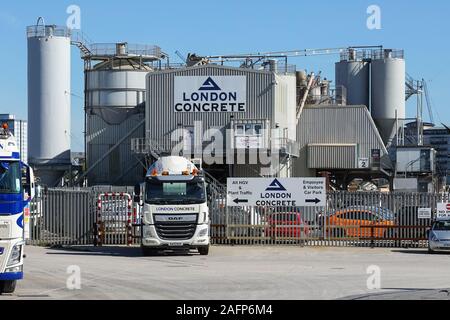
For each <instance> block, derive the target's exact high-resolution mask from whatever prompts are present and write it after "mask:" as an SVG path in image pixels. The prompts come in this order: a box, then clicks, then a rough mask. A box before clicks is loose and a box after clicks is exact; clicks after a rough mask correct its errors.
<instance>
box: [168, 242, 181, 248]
mask: <svg viewBox="0 0 450 320" xmlns="http://www.w3.org/2000/svg"><path fill="white" fill-rule="evenodd" d="M169 246H170V247H182V246H183V242H170V243H169Z"/></svg>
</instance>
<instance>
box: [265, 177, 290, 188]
mask: <svg viewBox="0 0 450 320" xmlns="http://www.w3.org/2000/svg"><path fill="white" fill-rule="evenodd" d="M266 191H286V188H285V187H283V185H282V184H281V183H280V181H278V179H275V180H273V181H272V183H271V184H270V185H269V187H268V188H267V189H266Z"/></svg>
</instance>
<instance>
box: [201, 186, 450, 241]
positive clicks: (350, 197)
mask: <svg viewBox="0 0 450 320" xmlns="http://www.w3.org/2000/svg"><path fill="white" fill-rule="evenodd" d="M447 201H449V195H448V194H428V193H380V192H364V193H362V192H361V193H358V192H342V191H340V192H330V193H328V194H327V203H326V204H325V205H324V206H321V207H279V208H268V207H241V208H236V207H227V206H226V194H225V193H224V192H215V194H214V195H213V196H212V197H211V199H210V212H211V220H212V224H211V235H212V242H213V243H215V244H237V245H305V246H306V245H308V246H366V247H426V246H427V244H428V241H427V230H428V229H429V228H430V227H431V223H432V220H433V219H434V216H435V214H436V204H437V203H438V202H447ZM422 208H423V209H428V210H429V212H430V216H428V217H427V216H419V211H422V210H419V209H422Z"/></svg>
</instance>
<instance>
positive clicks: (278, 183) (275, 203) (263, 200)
mask: <svg viewBox="0 0 450 320" xmlns="http://www.w3.org/2000/svg"><path fill="white" fill-rule="evenodd" d="M325 181H326V179H325V178H228V181H227V206H229V207H242V206H258V207H315V206H325V203H326V189H325V183H326V182H325Z"/></svg>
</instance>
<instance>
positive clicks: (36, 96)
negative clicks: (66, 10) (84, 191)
mask: <svg viewBox="0 0 450 320" xmlns="http://www.w3.org/2000/svg"><path fill="white" fill-rule="evenodd" d="M27 36H28V141H29V144H28V146H29V147H28V148H29V163H30V164H31V165H32V166H33V167H35V168H36V169H37V175H38V176H39V177H40V178H41V182H42V183H43V184H47V185H49V186H53V185H54V184H55V183H57V181H58V180H59V178H60V177H62V175H63V174H64V171H65V170H64V169H62V168H63V167H64V166H70V164H71V160H70V111H71V110H70V99H71V96H70V44H71V43H70V31H69V30H68V29H67V28H65V27H57V26H53V25H52V26H47V25H46V26H44V25H36V26H32V27H28V28H27ZM50 167H51V168H50ZM46 168H49V169H46ZM58 168H60V169H58Z"/></svg>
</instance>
